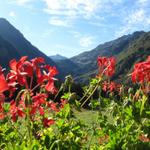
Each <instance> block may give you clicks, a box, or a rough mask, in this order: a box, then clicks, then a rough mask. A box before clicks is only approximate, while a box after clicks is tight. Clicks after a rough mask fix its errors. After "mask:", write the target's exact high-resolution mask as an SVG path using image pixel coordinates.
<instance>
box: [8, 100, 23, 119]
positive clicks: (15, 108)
mask: <svg viewBox="0 0 150 150" xmlns="http://www.w3.org/2000/svg"><path fill="white" fill-rule="evenodd" d="M21 103H22V102H20V104H21ZM10 114H11V117H12V120H13V121H14V122H15V121H16V120H17V117H18V116H19V117H24V116H25V113H24V112H23V108H21V107H20V106H19V105H17V104H16V102H15V101H14V100H13V101H11V103H10Z"/></svg>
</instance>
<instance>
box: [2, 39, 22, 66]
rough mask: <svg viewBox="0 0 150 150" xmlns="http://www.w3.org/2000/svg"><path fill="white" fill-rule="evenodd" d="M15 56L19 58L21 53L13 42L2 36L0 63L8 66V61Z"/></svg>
mask: <svg viewBox="0 0 150 150" xmlns="http://www.w3.org/2000/svg"><path fill="white" fill-rule="evenodd" d="M10 54H11V55H10ZM13 58H16V59H19V58H20V54H19V53H18V51H17V49H16V48H14V47H13V45H12V44H10V43H9V42H8V41H6V40H4V39H3V38H2V37H1V36H0V65H1V66H3V67H4V68H7V67H8V62H9V61H10V60H11V59H13Z"/></svg>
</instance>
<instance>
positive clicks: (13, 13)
mask: <svg viewBox="0 0 150 150" xmlns="http://www.w3.org/2000/svg"><path fill="white" fill-rule="evenodd" d="M8 15H9V16H10V17H15V16H16V13H15V12H14V11H10V12H9V14H8Z"/></svg>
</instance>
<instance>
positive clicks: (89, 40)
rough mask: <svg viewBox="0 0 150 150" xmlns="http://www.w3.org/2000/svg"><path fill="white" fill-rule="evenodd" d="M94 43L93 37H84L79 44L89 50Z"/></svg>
mask: <svg viewBox="0 0 150 150" xmlns="http://www.w3.org/2000/svg"><path fill="white" fill-rule="evenodd" d="M93 43H94V37H92V36H84V37H82V38H80V39H79V44H80V46H81V47H83V48H88V47H90V46H91V45H92V44H93Z"/></svg>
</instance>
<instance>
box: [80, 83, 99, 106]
mask: <svg viewBox="0 0 150 150" xmlns="http://www.w3.org/2000/svg"><path fill="white" fill-rule="evenodd" d="M98 86H99V84H97V85H96V86H95V88H94V90H93V91H92V93H91V94H90V95H89V97H88V98H87V99H86V100H85V101H84V102H83V103H82V105H81V107H83V106H84V104H85V103H86V102H87V101H88V100H89V99H90V98H91V96H92V95H93V94H94V93H95V91H96V90H97V88H98Z"/></svg>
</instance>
